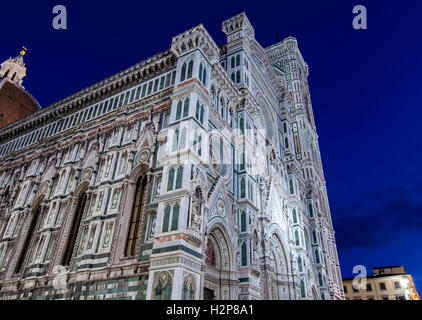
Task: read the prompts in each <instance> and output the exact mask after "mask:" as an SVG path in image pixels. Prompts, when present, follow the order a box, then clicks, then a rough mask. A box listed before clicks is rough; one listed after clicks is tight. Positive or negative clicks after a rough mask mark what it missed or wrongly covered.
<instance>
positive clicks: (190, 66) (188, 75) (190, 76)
mask: <svg viewBox="0 0 422 320" xmlns="http://www.w3.org/2000/svg"><path fill="white" fill-rule="evenodd" d="M192 70H193V60H191V61H189V64H188V74H187V76H186V79H190V78H192Z"/></svg>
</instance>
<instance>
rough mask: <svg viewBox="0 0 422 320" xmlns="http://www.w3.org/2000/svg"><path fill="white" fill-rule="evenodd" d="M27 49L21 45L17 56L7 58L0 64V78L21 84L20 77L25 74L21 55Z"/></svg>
mask: <svg viewBox="0 0 422 320" xmlns="http://www.w3.org/2000/svg"><path fill="white" fill-rule="evenodd" d="M27 50H28V49H26V48H25V47H22V50H21V51H20V52H19V55H18V56H16V57H15V58H13V59H12V58H9V59H7V60H6V61H4V62H3V63H2V64H1V65H0V66H1V68H0V80H3V79H7V80H9V81H11V82H12V83H14V84H16V85H18V86H22V79H23V78H24V77H25V76H26V67H25V63H24V62H23V56H24V55H25V54H26V51H27Z"/></svg>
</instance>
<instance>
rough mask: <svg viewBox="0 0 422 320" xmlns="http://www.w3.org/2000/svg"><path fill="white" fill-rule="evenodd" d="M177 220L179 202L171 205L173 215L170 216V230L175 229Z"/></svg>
mask: <svg viewBox="0 0 422 320" xmlns="http://www.w3.org/2000/svg"><path fill="white" fill-rule="evenodd" d="M178 222H179V203H176V204H175V205H174V206H173V215H172V218H171V231H174V230H177V224H178Z"/></svg>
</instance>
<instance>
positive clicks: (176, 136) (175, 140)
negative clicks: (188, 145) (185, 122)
mask: <svg viewBox="0 0 422 320" xmlns="http://www.w3.org/2000/svg"><path fill="white" fill-rule="evenodd" d="M178 145H179V129H176V130H175V131H174V136H173V146H172V151H173V152H174V151H176V150H177V149H178Z"/></svg>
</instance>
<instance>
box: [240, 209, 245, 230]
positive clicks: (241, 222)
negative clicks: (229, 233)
mask: <svg viewBox="0 0 422 320" xmlns="http://www.w3.org/2000/svg"><path fill="white" fill-rule="evenodd" d="M240 231H241V232H246V212H245V211H242V212H241V213H240Z"/></svg>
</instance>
